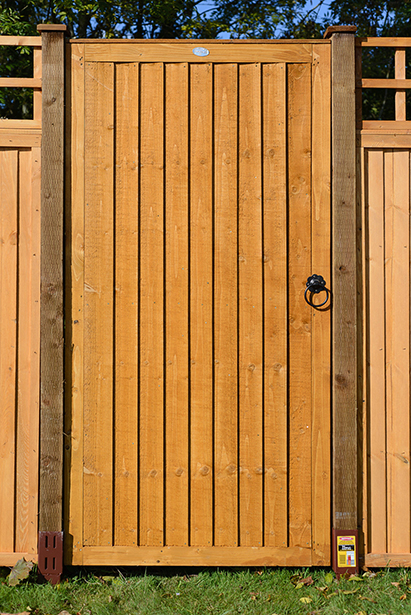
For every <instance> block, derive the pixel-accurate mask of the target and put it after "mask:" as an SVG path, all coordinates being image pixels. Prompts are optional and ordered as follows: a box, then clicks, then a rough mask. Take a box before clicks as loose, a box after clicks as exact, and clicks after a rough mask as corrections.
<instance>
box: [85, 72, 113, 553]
mask: <svg viewBox="0 0 411 615" xmlns="http://www.w3.org/2000/svg"><path fill="white" fill-rule="evenodd" d="M85 80H86V90H85V92H86V94H85V122H86V125H87V127H88V129H87V131H86V133H85V173H86V177H87V178H88V181H87V182H86V184H85V206H86V211H87V215H86V218H85V272H84V293H85V306H84V322H85V330H84V366H85V367H84V542H85V544H88V545H95V546H98V545H103V544H105V545H110V544H112V541H113V536H112V526H113V510H112V509H113V499H112V496H113V491H112V490H113V484H112V464H113V457H112V455H113V446H112V441H113V300H114V292H113V290H114V286H113V285H114V272H113V221H114V220H113V162H114V143H113V128H114V65H113V64H92V63H90V64H87V65H86V67H85Z"/></svg>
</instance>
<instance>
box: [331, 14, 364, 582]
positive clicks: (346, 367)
mask: <svg viewBox="0 0 411 615" xmlns="http://www.w3.org/2000/svg"><path fill="white" fill-rule="evenodd" d="M356 31H357V28H356V27H355V26H331V27H329V28H328V29H327V31H326V33H325V35H324V36H325V38H330V37H331V45H332V47H331V53H332V61H331V66H332V71H331V75H332V83H331V92H332V94H331V96H332V103H331V104H332V107H331V108H332V111H331V117H332V271H333V311H332V330H333V342H332V362H333V371H332V398H333V403H332V422H333V434H332V437H333V455H332V459H333V494H332V500H333V508H332V525H333V540H332V549H333V568H334V570H335V571H336V572H337V573H342V572H355V571H356V570H358V504H357V497H358V474H357V467H358V465H357V464H358V461H357V459H358V456H357V454H358V442H357V440H358V434H357V402H358V400H357V361H358V359H357V224H356V149H355V128H356V122H355V108H356V99H355V33H356Z"/></svg>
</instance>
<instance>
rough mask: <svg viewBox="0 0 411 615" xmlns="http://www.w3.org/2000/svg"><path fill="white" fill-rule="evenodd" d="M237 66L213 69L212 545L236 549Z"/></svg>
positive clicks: (223, 66)
mask: <svg viewBox="0 0 411 615" xmlns="http://www.w3.org/2000/svg"><path fill="white" fill-rule="evenodd" d="M237 92H238V67H237V65H236V64H217V65H215V67H214V114H215V116H214V157H215V160H214V164H215V167H214V182H215V210H214V246H215V247H214V271H215V277H214V379H215V390H214V404H215V411H214V412H215V420H214V426H215V427H214V447H215V448H214V451H215V452H214V468H215V470H214V471H215V478H214V493H215V502H214V519H215V521H214V523H215V526H214V544H215V545H216V546H238V459H237V451H238V435H237V434H238V397H237V394H238V391H237V374H238V366H237V326H238V311H237V267H238V256H237V249H238V247H237V241H238V239H237V138H238V135H237V113H238V107H237V99H238V94H237Z"/></svg>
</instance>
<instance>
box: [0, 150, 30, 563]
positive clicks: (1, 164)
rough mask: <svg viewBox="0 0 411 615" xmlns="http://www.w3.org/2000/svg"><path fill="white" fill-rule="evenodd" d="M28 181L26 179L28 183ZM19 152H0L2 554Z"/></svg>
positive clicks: (9, 474)
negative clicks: (4, 290) (3, 290)
mask: <svg viewBox="0 0 411 615" xmlns="http://www.w3.org/2000/svg"><path fill="white" fill-rule="evenodd" d="M27 181H28V178H26V182H27ZM17 191H18V151H17V150H12V149H10V150H6V149H2V150H0V204H1V205H0V207H1V209H0V285H1V288H3V289H7V292H2V293H1V294H0V339H1V352H0V390H1V406H0V426H1V427H0V429H1V441H0V476H1V477H2V488H1V492H0V552H2V553H12V552H13V551H14V533H15V524H14V519H15V454H16V451H15V433H16V420H15V419H16V407H15V403H16V401H15V400H16V367H17V347H16V344H17V325H16V323H17V250H18V239H17V237H18V236H17V231H18V213H17V203H18V193H17Z"/></svg>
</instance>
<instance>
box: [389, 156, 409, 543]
mask: <svg viewBox="0 0 411 615" xmlns="http://www.w3.org/2000/svg"><path fill="white" fill-rule="evenodd" d="M384 155H385V158H386V159H388V158H389V160H390V164H387V163H386V165H385V170H386V174H385V195H386V198H385V225H386V227H385V266H386V270H385V286H386V323H387V326H386V357H385V364H386V383H387V390H386V426H387V433H386V442H387V477H386V478H387V551H388V553H408V552H409V551H410V463H409V450H410V432H409V401H410V385H409V381H410V359H409V339H410V331H409V317H408V318H404V315H408V314H409V311H410V273H409V270H410V258H409V253H410V252H409V237H410V224H409V202H410V190H409V168H410V161H409V158H410V156H409V152H408V151H406V150H394V151H386V152H385V153H384ZM387 162H388V161H387ZM405 178H407V180H408V181H404V179H405Z"/></svg>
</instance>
